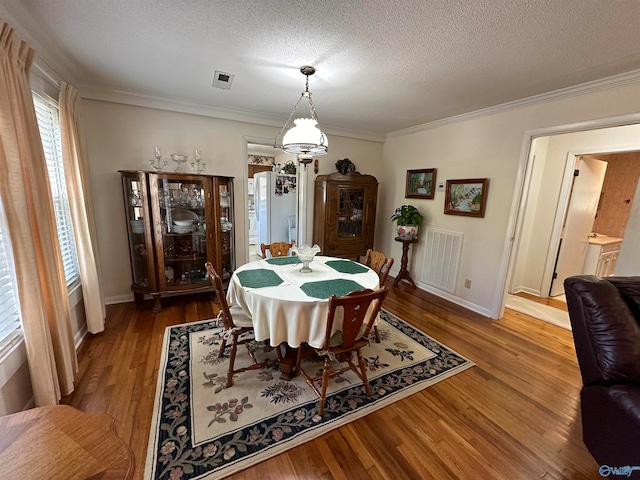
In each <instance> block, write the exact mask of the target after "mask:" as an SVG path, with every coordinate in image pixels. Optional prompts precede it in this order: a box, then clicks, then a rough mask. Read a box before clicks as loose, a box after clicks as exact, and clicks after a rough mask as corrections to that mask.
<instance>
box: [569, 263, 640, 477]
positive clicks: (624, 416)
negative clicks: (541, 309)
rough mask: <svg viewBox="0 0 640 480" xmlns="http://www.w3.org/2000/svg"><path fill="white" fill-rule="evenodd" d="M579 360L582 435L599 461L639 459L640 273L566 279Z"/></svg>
mask: <svg viewBox="0 0 640 480" xmlns="http://www.w3.org/2000/svg"><path fill="white" fill-rule="evenodd" d="M564 287H565V294H566V297H567V306H568V308H569V317H570V320H571V327H572V330H573V338H574V342H575V346H576V355H577V357H578V363H579V365H580V373H581V375H582V382H583V387H582V391H581V392H580V400H581V411H582V430H583V440H584V443H585V445H586V446H587V448H588V449H589V451H590V452H591V455H593V457H594V458H595V459H596V461H597V462H598V463H599V464H600V465H608V466H612V467H613V466H626V465H631V466H638V465H640V323H639V322H640V277H606V278H598V277H595V276H593V275H580V276H574V277H569V278H567V279H566V280H565V282H564Z"/></svg>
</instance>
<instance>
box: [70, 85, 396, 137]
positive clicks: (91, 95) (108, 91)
mask: <svg viewBox="0 0 640 480" xmlns="http://www.w3.org/2000/svg"><path fill="white" fill-rule="evenodd" d="M76 88H78V90H79V91H80V94H81V95H82V98H84V99H89V100H100V101H103V102H112V103H121V104H125V105H134V106H138V107H147V108H155V109H158V110H169V111H172V112H179V113H189V114H192V115H202V116H205V117H212V118H220V119H224V120H233V121H236V122H245V123H254V124H258V125H266V126H270V127H278V128H281V127H282V125H283V124H284V122H285V120H284V119H282V118H277V117H272V116H269V115H261V114H259V113H255V112H247V111H243V110H235V109H229V108H220V107H214V106H212V105H205V104H202V103H194V102H189V101H186V100H182V99H179V98H170V97H159V96H154V95H146V94H143V93H138V92H131V91H126V90H116V89H112V88H108V87H95V86H90V85H81V86H77V87H76ZM322 131H323V132H325V133H326V134H328V135H336V136H340V137H348V138H355V139H358V140H369V141H373V142H384V141H385V140H386V135H385V134H376V133H370V132H362V131H358V130H349V129H344V128H338V127H331V126H329V125H326V124H324V123H323V124H322Z"/></svg>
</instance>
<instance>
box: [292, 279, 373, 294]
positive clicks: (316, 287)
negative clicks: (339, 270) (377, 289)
mask: <svg viewBox="0 0 640 480" xmlns="http://www.w3.org/2000/svg"><path fill="white" fill-rule="evenodd" d="M300 289H301V290H302V291H303V292H304V293H306V294H307V295H308V296H310V297H314V298H329V297H330V296H331V295H337V296H339V297H341V296H342V295H346V294H347V293H349V292H353V291H354V290H364V287H363V286H362V285H360V284H359V283H358V282H354V281H353V280H345V279H342V278H338V279H335V280H322V281H320V282H307V283H305V284H303V285H301V286H300Z"/></svg>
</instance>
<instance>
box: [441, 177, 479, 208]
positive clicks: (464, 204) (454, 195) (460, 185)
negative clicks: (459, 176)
mask: <svg viewBox="0 0 640 480" xmlns="http://www.w3.org/2000/svg"><path fill="white" fill-rule="evenodd" d="M488 188H489V179H488V178H473V179H468V180H447V190H446V194H445V199H444V213H445V214H448V215H466V216H467V217H484V209H485V206H486V205H487V189H488Z"/></svg>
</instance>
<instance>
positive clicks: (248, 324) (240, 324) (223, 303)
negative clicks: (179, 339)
mask: <svg viewBox="0 0 640 480" xmlns="http://www.w3.org/2000/svg"><path fill="white" fill-rule="evenodd" d="M205 267H206V268H207V272H208V273H209V278H210V279H211V283H212V284H213V287H214V289H215V291H216V295H217V296H218V300H219V302H220V315H219V318H221V319H222V323H223V325H224V333H223V334H222V344H221V345H220V350H219V351H218V358H222V356H223V355H224V350H225V348H226V346H227V341H228V340H229V339H231V351H230V352H229V370H228V371H227V383H226V385H225V386H226V387H227V388H229V387H230V386H231V385H233V375H235V374H236V373H242V372H246V371H247V370H255V369H258V368H263V367H267V366H269V365H272V364H274V363H277V362H278V361H280V359H281V355H280V348H278V347H276V348H275V351H276V355H277V358H275V359H273V360H271V359H267V360H265V361H263V362H258V360H257V359H256V357H255V354H254V353H253V350H252V349H251V345H250V343H251V342H253V340H254V339H253V337H248V338H244V339H242V340H240V339H239V337H240V336H241V335H243V334H245V333H247V332H253V322H252V321H251V317H249V316H248V315H247V314H246V313H244V311H243V310H242V308H240V307H238V306H236V305H233V306H229V304H228V303H227V298H226V295H225V291H224V287H223V286H222V279H221V278H220V276H219V275H218V272H216V270H215V268H214V267H213V265H212V264H211V262H207V263H206V264H205ZM241 344H244V345H245V346H246V347H247V352H248V353H249V357H251V360H252V361H253V364H251V365H249V366H248V367H242V368H234V366H235V361H236V353H237V351H238V345H241Z"/></svg>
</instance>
